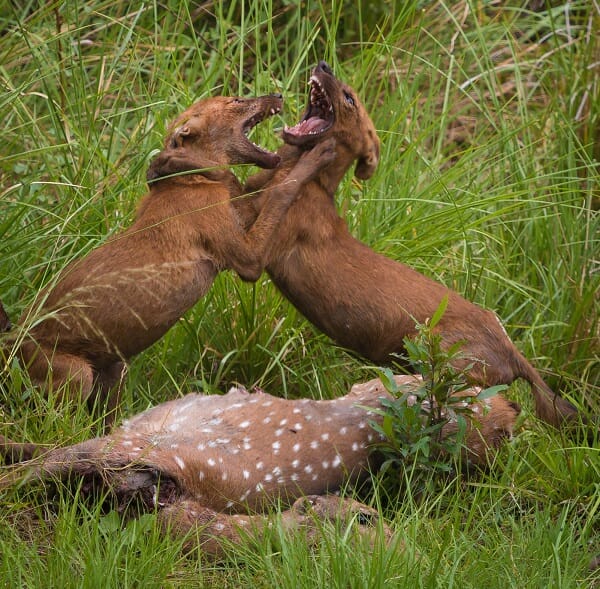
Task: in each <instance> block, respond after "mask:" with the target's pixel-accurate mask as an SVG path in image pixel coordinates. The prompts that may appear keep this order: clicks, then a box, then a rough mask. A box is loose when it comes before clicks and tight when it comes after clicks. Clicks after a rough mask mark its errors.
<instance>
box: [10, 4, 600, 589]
mask: <svg viewBox="0 0 600 589" xmlns="http://www.w3.org/2000/svg"><path fill="white" fill-rule="evenodd" d="M541 4H542V3H534V2H532V3H530V7H532V8H536V7H538V8H539V5H541ZM39 6H40V4H39V3H37V2H19V3H16V2H10V3H7V4H6V5H5V7H4V8H3V9H2V11H0V28H1V30H2V35H1V36H0V56H1V59H0V64H1V65H0V82H1V85H2V90H3V91H2V94H1V95H0V120H2V121H3V134H2V142H1V143H0V179H1V182H0V299H1V300H2V301H3V303H4V305H5V306H6V308H7V310H8V312H9V314H10V315H11V316H12V318H13V319H15V320H16V319H17V318H18V317H19V315H20V313H21V312H22V311H23V310H24V309H25V308H26V307H27V305H28V303H29V302H30V301H31V300H32V299H33V298H34V295H35V293H36V292H37V291H38V290H39V289H40V288H42V287H43V286H44V285H45V284H47V283H48V282H49V281H51V280H52V278H53V277H54V276H56V274H57V272H58V271H59V270H60V269H61V268H62V267H64V266H65V265H66V264H67V263H68V262H69V261H70V260H72V259H73V258H76V257H79V256H81V255H82V254H85V253H86V252H87V251H89V250H90V249H92V248H93V247H95V246H97V245H98V244H100V243H102V242H103V241H104V240H105V239H106V238H107V237H108V236H110V235H112V234H113V233H114V232H115V231H118V230H119V229H120V228H121V227H123V226H125V225H126V224H127V223H128V222H129V221H130V219H131V218H132V215H133V213H134V211H135V206H136V202H137V200H138V199H139V198H140V197H141V196H142V195H143V194H144V192H145V190H146V186H145V181H144V177H145V170H146V167H147V164H148V161H149V159H150V158H151V156H152V154H153V152H154V150H156V149H158V148H160V146H161V142H162V137H163V134H164V130H165V127H166V125H167V124H168V121H169V120H170V119H172V118H173V117H174V116H175V115H176V114H177V113H178V112H179V111H180V110H182V109H183V108H184V107H186V106H187V105H189V104H190V103H191V102H192V101H193V100H196V99H198V98H201V97H203V96H208V95H212V94H221V93H225V94H244V95H251V94H258V93H268V92H273V91H281V92H283V94H284V96H285V99H286V110H285V113H284V115H283V119H284V120H285V121H286V122H288V123H290V122H292V121H295V120H296V118H297V116H298V114H299V113H300V112H301V110H302V108H303V105H304V103H305V94H306V82H307V79H308V72H309V69H310V67H311V66H312V65H313V64H315V63H316V62H317V61H318V60H319V59H323V58H325V59H326V60H327V61H328V62H329V63H330V64H331V65H332V66H333V67H334V69H335V71H336V72H337V74H338V75H339V76H340V77H342V78H343V79H345V80H346V81H348V82H349V83H350V84H351V85H353V86H354V87H355V88H357V90H358V91H359V93H360V95H361V96H363V97H364V100H365V103H366V104H367V105H368V107H369V110H370V112H371V113H372V116H373V119H374V121H375V123H376V126H377V129H378V131H379V134H380V137H381V139H382V153H381V164H380V167H379V169H378V171H377V173H376V175H375V176H374V177H373V178H372V179H371V180H370V181H368V182H367V183H364V184H361V183H358V182H356V181H355V180H353V179H352V178H350V177H348V178H346V179H345V181H344V182H343V184H342V186H341V187H340V189H339V191H338V205H339V209H340V211H341V213H342V214H343V216H344V217H345V219H346V220H347V221H348V224H349V226H350V228H351V230H352V232H353V233H354V234H355V235H356V236H357V237H359V238H360V239H362V240H364V241H365V242H367V243H369V244H370V245H371V246H372V247H373V248H374V249H376V250H378V251H381V252H384V253H385V254H387V255H389V256H390V257H392V258H395V259H398V260H402V261H404V262H406V263H408V264H410V265H412V266H414V267H415V268H417V269H419V270H420V271H422V272H423V273H425V274H428V275H430V276H432V277H435V278H437V279H438V280H440V281H442V282H444V283H445V284H447V285H449V286H452V287H453V288H455V289H457V290H458V291H459V292H461V293H462V294H464V295H465V296H466V297H467V298H469V299H471V300H473V301H475V302H477V303H479V304H482V305H484V306H486V307H488V308H492V309H494V310H495V311H497V312H498V314H499V315H500V316H501V317H502V319H503V320H504V322H505V325H506V327H507V330H508V332H509V333H510V334H511V336H512V337H513V339H514V340H515V341H516V342H517V344H518V346H519V347H520V349H521V350H522V351H523V352H524V353H525V354H526V355H527V356H528V357H529V358H530V359H531V360H532V361H533V362H534V363H535V365H536V366H537V367H538V368H539V369H540V370H541V371H542V372H543V374H544V376H545V378H546V379H547V380H548V382H549V383H550V384H551V385H552V386H553V387H555V388H556V389H557V390H560V391H561V392H562V394H564V395H565V396H567V397H568V398H569V399H570V400H571V401H572V402H573V403H574V404H576V405H577V406H579V407H581V408H582V409H584V410H585V411H589V412H591V413H596V414H598V413H600V401H599V396H598V393H599V392H600V388H599V376H600V368H599V362H598V353H599V349H598V297H597V293H598V290H599V286H600V280H599V277H598V276H599V275H598V268H597V261H598V254H599V247H598V218H597V212H596V211H597V209H598V205H599V189H598V187H599V182H598V180H599V174H598V164H597V162H598V159H599V157H600V152H599V149H600V148H599V146H600V143H599V142H598V135H599V129H600V125H599V119H600V108H599V107H600V90H599V81H598V79H599V76H598V61H599V59H600V41H599V39H598V36H597V35H598V33H597V31H598V30H600V10H599V9H598V5H597V3H594V2H570V3H568V4H566V3H565V4H559V3H552V7H551V8H543V7H542V8H539V10H538V11H532V10H529V9H527V7H521V5H520V4H519V3H518V2H515V3H512V2H508V3H502V8H500V7H499V5H498V4H497V3H477V2H473V3H470V2H455V3H454V2H449V3H443V2H416V1H415V0H411V1H407V2H397V3H395V2H381V3H371V2H358V3H356V2H349V1H339V0H334V1H332V2H331V3H322V4H321V3H319V2H316V1H315V2H313V1H309V2H305V3H302V4H300V6H299V7H296V6H295V5H293V4H292V3H287V2H270V1H266V0H265V1H262V0H253V1H252V2H247V3H242V2H238V1H236V0H233V1H232V2H229V3H214V4H213V3H212V2H190V3H181V2H175V1H174V0H164V2H161V3H157V2H152V1H149V2H145V3H139V4H136V3H130V2H120V1H114V0H111V1H110V2H109V1H106V0H93V1H88V2H82V1H79V2H78V1H76V0H73V1H70V2H61V3H55V2H48V3H45V4H44V5H43V7H42V8H39ZM282 124H283V121H282V120H275V121H274V122H272V123H266V124H264V125H263V126H262V127H261V129H260V130H257V132H256V134H255V137H256V138H258V140H259V141H260V142H261V143H263V144H268V145H270V146H276V145H277V144H278V139H277V137H276V131H277V129H278V128H279V127H281V125H282ZM239 173H240V175H242V176H243V175H244V174H246V173H248V170H246V169H240V170H239ZM595 264H596V265H595ZM0 369H1V370H2V373H3V375H4V377H5V378H4V385H3V387H4V389H5V390H4V401H3V402H2V406H1V413H0V422H1V423H2V425H1V433H3V434H6V435H9V436H10V437H12V438H16V439H19V440H24V441H25V440H27V441H39V442H45V443H48V444H63V443H65V442H67V441H75V440H81V439H85V438H86V437H89V436H90V435H91V431H92V428H93V423H92V419H91V418H90V416H89V415H88V414H87V413H86V412H85V411H82V410H80V409H79V410H78V409H77V408H71V409H69V408H65V407H58V406H56V404H55V403H54V402H53V400H52V399H50V400H45V399H43V398H42V397H41V396H40V394H39V393H38V392H37V391H35V390H33V389H32V388H31V387H29V386H28V384H27V382H26V377H25V375H24V374H23V373H22V372H21V370H20V368H19V367H18V366H17V365H16V364H15V363H14V362H9V363H8V364H5V365H3V366H0ZM372 374H373V371H372V369H371V368H369V367H367V366H365V365H364V363H361V362H360V361H358V360H355V359H353V358H351V357H350V356H349V355H347V354H346V353H345V352H344V351H343V350H339V349H337V348H336V347H334V346H333V345H332V344H331V342H330V341H329V340H328V339H327V338H325V337H324V336H323V335H321V334H319V333H318V332H316V330H315V329H313V328H312V327H311V326H310V325H309V324H307V322H306V321H304V320H303V318H302V317H301V316H300V315H299V314H298V313H297V312H295V311H294V309H293V308H291V307H290V306H289V305H288V304H287V303H286V302H285V301H283V300H282V299H281V297H280V296H279V295H278V294H277V292H276V291H275V289H274V288H273V286H272V285H271V284H270V283H269V281H268V279H267V278H266V277H264V278H263V279H261V280H260V281H259V282H258V283H257V284H256V285H254V286H253V285H247V284H242V283H241V282H240V281H239V279H237V278H236V277H235V276H233V275H229V274H223V275H222V276H220V277H219V278H218V279H217V281H216V283H215V284H214V286H213V288H212V289H211V291H210V293H209V294H208V295H207V296H206V297H205V298H204V299H203V300H202V301H200V302H199V303H198V304H197V305H196V307H195V308H194V309H193V310H192V311H191V312H190V313H189V314H188V315H187V316H186V317H185V318H183V319H182V320H181V321H180V322H179V323H178V325H177V326H176V327H174V328H173V329H172V330H171V331H170V332H169V333H168V334H167V335H166V336H165V337H164V338H163V339H162V340H161V341H160V342H158V343H157V344H156V345H155V346H153V347H152V348H151V349H149V350H147V351H146V352H145V353H144V354H142V355H140V356H139V357H137V358H136V359H135V360H134V361H133V362H132V365H131V368H130V372H129V377H128V379H127V383H126V389H125V400H124V405H123V408H122V412H123V414H133V413H134V412H138V411H140V410H143V409H144V408H146V407H147V406H148V405H149V404H154V403H157V402H160V401H162V400H165V399H168V398H171V397H173V396H175V395H182V394H184V393H185V392H188V391H197V390H205V391H209V392H215V391H223V390H226V388H227V387H228V385H229V384H230V383H231V382H236V381H237V382H241V383H244V384H246V385H248V386H250V385H253V384H258V385H260V386H262V387H263V388H265V389H266V390H268V391H269V392H271V393H274V394H277V393H279V394H281V395H286V396H310V397H315V398H321V397H324V398H327V397H331V396H335V395H339V394H342V393H343V392H345V391H346V390H347V389H348V387H349V385H350V384H351V383H353V382H357V381H360V380H362V379H365V378H367V377H370V376H372ZM22 383H24V386H21V384H22ZM510 395H511V396H512V397H513V398H516V399H517V400H519V401H520V402H521V403H522V404H523V405H524V416H523V419H522V421H521V423H520V427H519V432H518V435H517V436H516V438H515V439H514V440H513V441H512V442H511V443H510V444H509V445H508V446H507V447H506V449H505V450H504V451H503V452H502V453H501V454H500V456H499V457H498V460H497V463H496V464H495V465H494V467H493V469H492V471H491V472H490V473H489V474H487V475H482V476H479V477H477V478H474V479H470V480H454V481H446V482H440V483H439V484H438V491H437V493H435V494H431V495H429V496H426V497H421V498H419V499H418V500H417V499H416V498H412V497H410V495H409V496H407V497H404V498H403V500H402V501H384V503H385V510H384V511H385V515H386V517H387V518H388V521H389V522H390V523H391V525H392V526H393V527H394V528H395V529H396V530H397V535H398V537H399V538H401V539H403V540H404V542H405V544H406V546H407V550H406V551H404V552H403V551H401V550H399V549H398V546H392V547H390V548H386V547H383V546H379V547H376V548H375V549H367V548H360V547H359V548H356V547H351V546H350V544H349V538H348V536H347V534H345V531H344V530H328V531H326V533H325V535H324V540H323V541H322V543H321V544H319V545H318V546H317V547H316V548H314V549H311V550H309V549H307V547H306V545H305V543H304V542H303V541H302V538H301V536H294V537H282V535H281V534H280V532H279V530H278V529H277V528H275V530H274V532H273V537H271V538H264V539H262V541H261V542H259V543H257V544H256V545H250V544H249V545H248V546H244V547H241V548H239V549H237V550H235V551H232V553H231V557H230V559H229V560H227V561H226V562H225V563H223V564H221V565H218V566H215V565H210V564H207V563H204V562H203V561H202V559H201V557H200V556H199V555H197V554H194V555H191V556H184V555H183V554H182V553H181V551H180V549H179V548H180V547H179V546H178V545H177V544H174V543H172V542H170V541H166V540H165V539H163V538H161V537H160V536H159V535H158V534H157V532H156V529H155V526H154V517H153V516H152V515H149V516H146V517H144V518H143V519H142V520H140V521H134V522H129V523H124V522H120V520H119V518H118V517H117V516H116V515H115V514H114V513H108V514H106V513H102V512H100V511H99V510H98V509H96V508H94V506H89V505H84V504H82V503H81V502H80V501H79V500H78V498H77V496H76V495H75V496H73V495H72V494H69V493H68V492H66V491H65V492H64V493H60V494H59V495H58V497H57V498H56V499H54V500H53V501H48V499H47V498H46V497H45V496H44V494H42V493H40V492H39V489H26V488H22V489H20V490H18V491H15V492H12V491H11V492H10V493H5V494H4V495H3V496H1V497H0V522H1V525H0V584H4V586H7V587H40V586H46V587H100V586H101V587H137V586H145V587H178V586H197V587H239V586H243V587H294V588H295V587H315V586H318V587H384V586H385V587H404V586H406V587H461V588H463V587H490V588H493V587H502V588H504V587H519V588H523V587H544V588H545V587H588V586H600V573H599V572H598V571H596V572H595V573H594V572H590V571H589V570H588V563H589V561H590V559H591V557H592V556H594V555H596V554H598V553H600V535H599V531H600V522H599V515H600V452H599V449H598V441H597V440H596V441H595V443H591V444H590V443H589V442H584V441H582V440H580V439H577V437H576V436H575V438H572V437H567V436H566V435H564V434H563V433H561V432H557V431H551V430H550V429H549V428H547V427H545V426H544V425H542V424H539V423H538V422H537V421H536V420H535V418H534V417H533V416H532V414H531V405H530V403H529V395H528V389H527V388H526V387H523V388H520V387H513V389H512V390H511V392H510ZM0 476H1V475H0ZM407 477H410V470H409V469H407ZM376 491H377V489H376ZM374 496H375V498H376V499H377V498H378V497H379V498H380V499H382V500H385V497H383V494H382V493H377V492H376V493H375V495H374ZM382 509H383V508H382ZM417 554H418V556H417Z"/></svg>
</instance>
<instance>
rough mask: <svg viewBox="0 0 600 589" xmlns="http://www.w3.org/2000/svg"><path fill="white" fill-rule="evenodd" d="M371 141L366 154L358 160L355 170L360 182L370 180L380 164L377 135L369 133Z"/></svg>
mask: <svg viewBox="0 0 600 589" xmlns="http://www.w3.org/2000/svg"><path fill="white" fill-rule="evenodd" d="M369 136H370V138H371V141H370V143H369V145H368V148H367V151H366V153H364V154H363V155H361V157H360V158H358V162H357V164H356V168H354V175H355V176H356V177H357V178H359V179H360V180H367V179H368V178H370V177H371V176H372V175H373V174H374V172H375V170H376V169H377V164H378V163H379V138H378V137H377V135H375V133H371V132H369Z"/></svg>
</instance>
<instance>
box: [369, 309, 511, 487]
mask: <svg viewBox="0 0 600 589" xmlns="http://www.w3.org/2000/svg"><path fill="white" fill-rule="evenodd" d="M447 304H448V299H447V298H444V299H443V300H442V302H441V303H440V306H439V307H438V309H437V310H436V312H435V313H434V315H433V317H431V319H430V320H428V321H426V322H425V323H424V324H420V323H417V335H416V336H415V337H414V338H408V337H407V338H405V339H404V345H405V349H406V355H404V356H401V358H402V360H404V361H406V362H407V363H408V364H409V366H410V367H411V368H412V371H413V372H415V373H417V374H420V375H421V377H422V379H423V381H422V383H421V384H420V385H419V386H418V387H417V388H416V389H415V387H414V386H412V385H410V386H406V385H399V384H397V383H396V381H395V380H394V378H393V374H392V371H391V370H390V369H387V368H386V369H381V370H380V371H379V377H380V379H381V381H382V382H383V384H384V386H385V387H386V389H387V390H388V392H389V393H390V394H391V395H392V398H391V399H384V400H383V401H382V403H381V404H382V406H383V409H381V410H376V412H377V413H378V414H380V415H381V416H382V417H383V420H382V422H381V423H376V422H374V421H373V422H371V427H373V428H374V429H375V431H377V433H379V434H381V435H382V436H383V441H381V442H380V443H378V444H377V445H376V446H375V450H376V451H377V452H379V453H380V454H382V455H383V458H384V460H383V463H382V466H381V469H380V472H381V475H382V483H383V485H384V488H385V490H386V491H387V492H388V493H390V494H393V495H395V494H397V493H399V492H402V491H403V490H406V485H409V486H410V488H411V491H412V492H414V493H416V494H421V493H422V492H423V491H427V490H431V488H432V487H434V486H435V479H436V477H435V475H440V474H443V475H447V474H449V473H452V472H453V471H454V470H455V469H456V468H457V467H458V466H460V458H461V451H462V449H463V447H464V442H465V437H466V433H467V424H468V422H467V420H468V419H470V417H471V416H472V414H473V410H472V405H473V403H477V402H480V401H482V400H484V399H486V398H488V397H491V396H493V395H495V394H497V393H498V392H499V391H500V390H503V389H505V388H507V387H506V385H498V386H493V387H490V388H487V389H484V390H482V391H481V392H480V393H479V394H478V395H474V396H469V395H466V396H465V395H463V394H462V393H464V392H466V391H467V390H468V389H470V388H471V385H470V384H469V382H468V380H467V377H466V374H467V373H468V372H469V370H470V368H471V367H472V365H473V364H472V363H468V364H467V365H466V366H465V367H464V368H462V369H458V368H456V367H455V366H456V365H457V364H458V363H459V361H460V363H461V364H462V363H463V362H464V360H465V359H466V357H465V356H464V354H462V352H461V351H460V349H461V347H462V343H461V342H458V343H456V344H453V345H452V346H449V347H448V348H444V347H443V346H442V338H441V336H440V335H439V334H438V333H436V332H435V327H436V325H437V324H438V323H439V321H440V319H441V318H442V316H443V314H444V311H445V310H446V306H447ZM473 360H474V359H473ZM451 421H452V422H456V424H457V429H456V431H455V432H452V433H449V432H448V431H445V430H444V426H445V425H446V424H448V423H449V422H451ZM474 424H476V422H474ZM403 481H405V483H403Z"/></svg>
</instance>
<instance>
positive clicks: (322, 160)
mask: <svg viewBox="0 0 600 589" xmlns="http://www.w3.org/2000/svg"><path fill="white" fill-rule="evenodd" d="M335 146H336V141H335V139H326V140H325V141H322V142H321V143H317V145H315V146H314V147H313V148H312V149H311V150H310V151H305V152H304V153H303V154H302V156H301V157H300V160H299V161H298V163H297V164H296V168H295V170H294V171H295V172H296V173H297V174H298V175H299V176H303V181H304V182H309V181H311V180H313V179H314V178H315V177H316V175H317V174H318V173H319V172H320V171H321V170H322V169H323V168H324V167H325V166H327V165H328V164H330V163H331V162H332V161H333V160H334V159H335V156H336V152H335Z"/></svg>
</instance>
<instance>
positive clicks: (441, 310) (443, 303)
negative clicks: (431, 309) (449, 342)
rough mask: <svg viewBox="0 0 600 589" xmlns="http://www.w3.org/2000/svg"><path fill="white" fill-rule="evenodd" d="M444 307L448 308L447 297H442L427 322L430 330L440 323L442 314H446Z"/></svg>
mask: <svg viewBox="0 0 600 589" xmlns="http://www.w3.org/2000/svg"><path fill="white" fill-rule="evenodd" d="M446 307H448V295H445V296H444V298H443V299H442V300H441V302H440V304H439V306H438V308H437V309H436V310H435V313H434V314H433V316H432V317H431V319H430V320H429V327H430V328H431V329H433V328H434V327H435V326H436V325H437V324H438V323H439V322H440V319H441V318H442V317H443V316H444V313H445V312H446Z"/></svg>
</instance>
